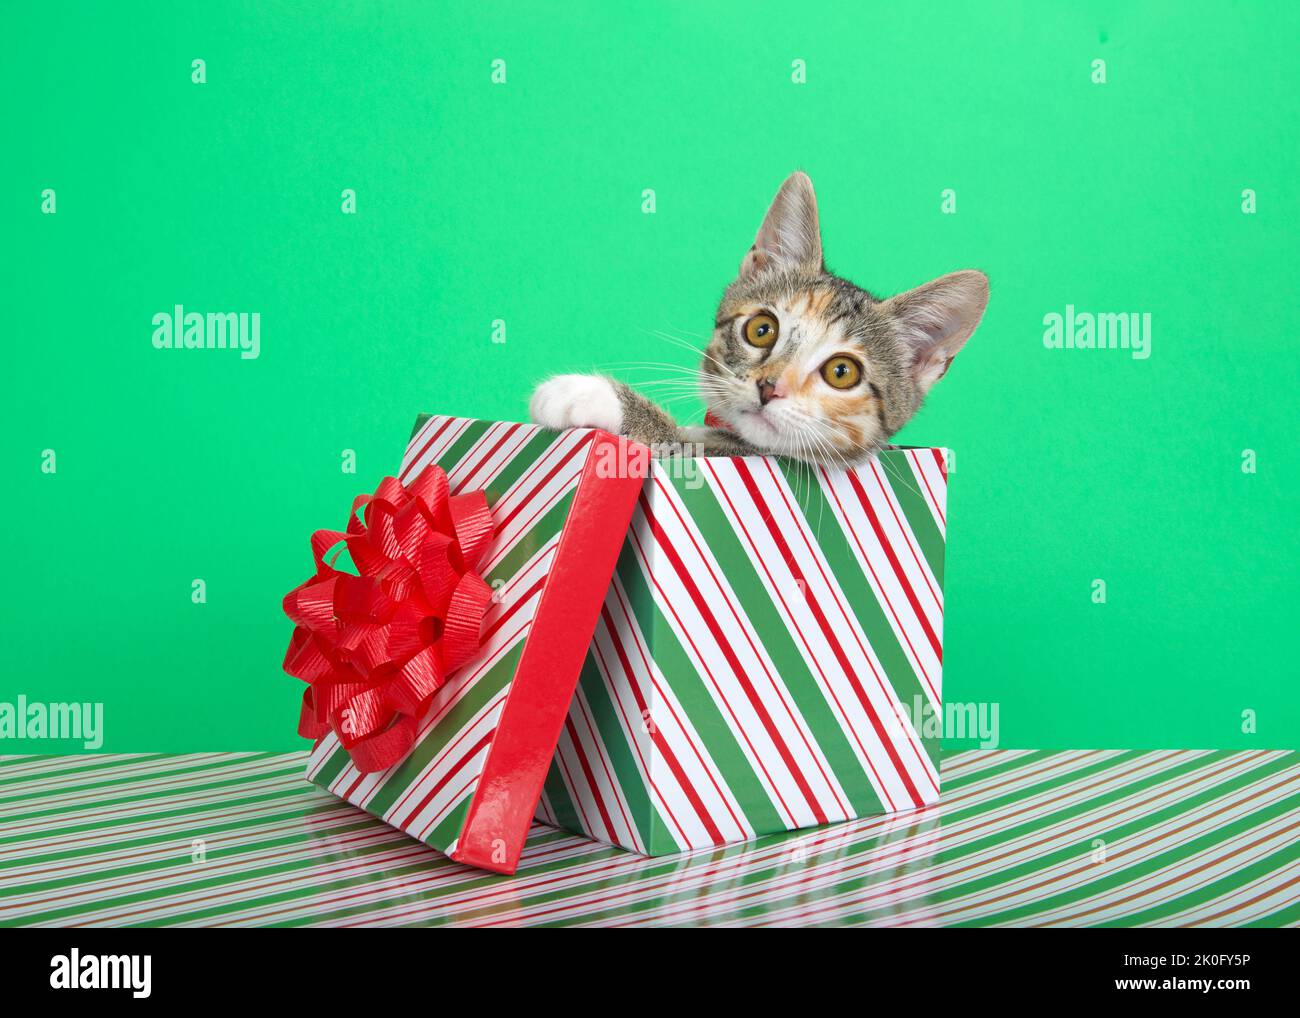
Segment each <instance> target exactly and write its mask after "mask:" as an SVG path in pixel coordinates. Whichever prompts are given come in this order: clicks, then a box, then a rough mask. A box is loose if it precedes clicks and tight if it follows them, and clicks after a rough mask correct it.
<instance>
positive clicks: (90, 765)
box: [0, 750, 1300, 926]
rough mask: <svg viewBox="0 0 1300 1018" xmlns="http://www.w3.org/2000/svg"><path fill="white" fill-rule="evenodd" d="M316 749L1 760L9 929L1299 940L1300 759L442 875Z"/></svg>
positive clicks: (1069, 779)
mask: <svg viewBox="0 0 1300 1018" xmlns="http://www.w3.org/2000/svg"><path fill="white" fill-rule="evenodd" d="M303 764H304V754H302V753H275V754H270V753H200V754H189V755H130V756H81V757H74V756H66V757H56V756H50V757H30V756H29V757H21V756H14V757H2V758H0V925H8V926H24V925H41V926H127V925H177V926H205V925H223V926H226V925H249V926H264V925H289V926H309V925H315V926H359V925H375V924H378V925H394V926H399V925H463V926H532V925H556V926H560V925H600V926H625V925H638V924H669V925H718V926H727V925H741V926H748V925H761V926H774V925H813V924H827V925H879V926H903V925H953V926H961V925H967V926H993V925H1001V926H1087V925H1119V926H1132V925H1154V926H1229V925H1232V926H1236V925H1244V926H1252V925H1253V926H1294V925H1297V924H1298V923H1300V838H1298V837H1297V831H1298V830H1300V753H1295V752H1282V751H1276V752H1272V751H1258V752H1210V751H1153V752H1133V751H1123V750H1104V751H1103V750H1094V751H1082V750H1080V751H1069V752H1057V753H1046V752H1032V751H1021V750H995V751H987V752H965V753H958V754H954V755H950V756H947V757H945V758H944V760H943V796H942V798H941V800H940V802H939V803H937V804H936V805H933V806H929V807H926V808H923V809H920V810H917V811H915V812H911V813H905V814H899V815H894V816H889V817H873V818H870V819H866V820H858V821H852V822H849V823H844V824H838V825H835V826H832V827H825V828H820V829H816V830H808V831H798V832H793V833H789V834H784V835H776V836H771V837H767V838H764V839H761V840H759V841H755V842H750V843H748V844H742V845H733V846H728V847H725V848H719V849H710V850H705V851H700V852H695V853H693V854H691V855H687V856H673V857H667V858H659V859H648V858H644V857H641V856H637V855H632V854H629V853H626V852H624V851H622V850H620V849H615V848H611V847H609V846H606V845H601V844H597V843H594V842H589V841H584V840H582V839H580V838H577V837H574V836H572V835H568V834H564V833H561V832H559V831H556V830H553V829H550V828H547V827H544V826H541V825H538V826H537V827H535V828H534V830H533V832H532V834H531V836H530V838H529V841H528V846H527V848H526V850H525V852H524V856H523V860H522V862H521V864H520V869H519V872H518V873H517V874H516V875H515V876H513V877H502V876H497V875H493V874H489V873H484V872H481V871H478V870H473V869H469V868H467V867H465V866H462V865H459V864H457V863H453V862H450V861H449V860H447V859H446V858H444V857H443V856H441V855H439V854H438V853H437V852H435V851H434V850H432V849H430V848H428V847H427V846H425V845H422V844H420V843H418V842H416V841H414V840H412V839H411V838H409V837H407V836H406V835H404V834H402V833H400V832H398V831H396V830H394V829H392V828H390V827H387V826H385V825H384V824H383V823H381V822H379V821H377V820H375V819H373V818H371V817H370V816H368V815H367V814H365V813H362V812H360V811H359V810H358V809H356V808H355V807H353V806H349V805H348V804H346V803H344V802H342V801H340V800H338V799H335V798H333V797H332V796H330V795H329V794H328V793H326V792H324V791H322V790H321V789H319V788H316V787H314V786H312V785H310V784H308V783H307V781H305V780H304V778H303Z"/></svg>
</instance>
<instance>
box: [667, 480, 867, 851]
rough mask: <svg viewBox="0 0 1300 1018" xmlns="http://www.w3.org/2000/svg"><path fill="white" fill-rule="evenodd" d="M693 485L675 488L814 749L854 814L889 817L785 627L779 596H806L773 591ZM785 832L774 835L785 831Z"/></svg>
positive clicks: (708, 495) (716, 506) (709, 499)
mask: <svg viewBox="0 0 1300 1018" xmlns="http://www.w3.org/2000/svg"><path fill="white" fill-rule="evenodd" d="M692 481H693V479H692V478H683V477H675V478H674V479H673V487H674V488H675V489H676V491H677V494H678V496H679V497H680V498H681V500H682V502H683V504H684V505H685V507H686V511H687V512H688V513H689V514H690V517H691V520H692V522H693V523H694V524H695V526H696V527H698V528H699V530H700V533H701V534H703V535H704V538H705V540H706V542H707V544H708V550H709V551H710V552H712V554H713V557H714V558H716V559H717V561H718V564H719V565H720V566H721V567H722V571H723V573H724V574H725V578H726V580H727V583H728V584H729V585H730V586H731V589H732V590H733V591H734V592H735V594H736V597H737V599H738V600H739V601H740V607H741V610H742V612H743V613H744V615H745V616H746V617H747V618H748V619H749V621H750V623H751V624H752V627H753V630H754V632H755V633H756V634H761V635H760V639H761V640H762V649H763V650H764V651H766V652H767V655H768V657H770V658H771V659H772V663H773V665H775V666H776V676H777V678H778V680H779V681H780V683H781V684H782V685H783V686H784V687H785V689H786V691H787V692H788V693H789V695H790V698H791V700H793V701H794V705H795V708H796V709H797V711H798V713H799V714H800V715H801V716H802V717H803V719H804V721H805V722H806V723H807V725H808V729H809V731H810V733H811V736H812V741H813V743H814V745H816V746H817V748H819V749H820V750H821V752H822V754H823V755H824V756H825V757H826V761H827V763H829V764H830V768H831V771H832V773H833V774H834V775H835V778H836V781H837V782H838V784H839V786H840V787H841V788H842V789H844V793H845V795H847V796H848V799H849V806H850V807H851V811H852V812H853V813H856V814H857V815H858V816H865V815H868V814H871V813H881V812H884V811H885V807H884V805H883V804H882V803H881V801H880V798H879V796H877V795H876V792H875V789H874V788H873V786H872V784H871V779H870V777H869V776H868V774H867V772H866V771H865V770H864V768H863V766H862V764H861V763H860V762H859V761H858V757H857V754H856V753H854V751H853V744H852V743H851V742H850V741H849V737H848V734H847V733H846V732H845V730H844V728H843V726H842V725H841V723H840V721H839V719H838V718H837V717H836V716H835V712H834V711H833V710H832V708H831V703H830V699H829V697H830V694H829V692H828V691H827V690H826V689H825V688H823V686H822V684H821V683H820V682H819V681H818V680H817V679H816V678H814V676H813V674H812V672H811V671H810V670H809V668H808V664H807V662H806V661H805V659H804V656H803V654H802V653H801V652H800V650H799V647H798V646H797V645H796V643H795V634H794V633H793V632H791V630H790V629H789V628H788V627H787V626H786V623H785V621H784V620H783V619H782V618H781V614H780V612H779V611H778V609H777V597H778V596H780V595H784V597H785V598H786V599H787V600H788V599H789V598H791V597H799V596H802V595H801V592H800V591H797V590H787V591H781V592H778V591H776V590H774V589H773V588H772V584H771V582H770V581H769V580H768V578H767V576H766V575H764V574H762V573H760V572H759V570H758V569H757V568H756V567H755V565H754V556H753V555H752V554H751V553H750V551H749V550H748V548H747V547H746V546H745V545H744V544H742V542H741V536H740V535H739V534H738V533H737V532H736V530H735V529H734V528H733V526H732V523H731V521H730V519H729V518H728V516H727V514H726V513H725V512H724V511H723V508H722V504H721V502H720V501H719V497H718V495H717V494H715V492H714V490H713V488H712V486H711V485H699V486H693V484H692ZM812 638H813V637H812V636H810V639H812ZM864 735H865V736H866V737H867V738H868V739H870V737H871V733H864ZM742 805H743V803H742ZM784 826H785V825H784V824H782V825H781V826H780V827H778V828H775V829H776V830H781V829H783V828H784ZM759 833H764V832H762V831H760V832H759Z"/></svg>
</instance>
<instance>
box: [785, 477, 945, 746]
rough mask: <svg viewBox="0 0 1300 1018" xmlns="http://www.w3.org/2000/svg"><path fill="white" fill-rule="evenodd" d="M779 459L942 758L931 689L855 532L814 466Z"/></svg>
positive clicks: (859, 615) (921, 732)
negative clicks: (906, 648) (868, 569)
mask: <svg viewBox="0 0 1300 1018" xmlns="http://www.w3.org/2000/svg"><path fill="white" fill-rule="evenodd" d="M779 462H780V465H781V468H782V470H783V471H784V473H785V476H786V482H787V483H788V484H789V486H790V488H791V490H792V491H794V493H795V496H796V499H797V501H798V504H799V507H800V509H801V511H802V512H803V517H804V519H805V520H807V521H809V528H810V529H811V530H812V532H813V533H814V534H815V535H816V538H817V540H816V547H817V549H818V550H819V551H820V552H821V553H822V556H823V557H824V558H825V559H826V563H827V564H828V565H829V566H830V569H831V575H832V576H833V577H834V580H835V583H836V584H837V585H838V586H839V588H840V590H841V591H842V592H843V594H844V597H845V598H846V599H847V601H848V606H849V609H850V611H852V613H853V616H854V617H855V618H856V619H857V621H858V625H859V626H861V627H862V632H863V634H864V635H865V636H866V638H867V643H868V644H870V646H871V649H872V650H873V651H874V652H875V655H876V659H877V660H878V661H879V662H880V667H881V670H882V671H883V672H884V674H883V676H882V678H883V679H884V680H885V681H886V682H888V684H889V686H890V687H891V688H892V689H893V691H894V695H895V696H897V697H898V700H899V702H900V703H901V704H902V705H903V707H904V708H905V709H906V710H907V712H908V714H909V716H910V717H911V718H912V722H913V727H914V728H915V729H916V733H917V735H918V736H919V737H920V740H921V745H922V747H923V748H924V749H925V752H926V755H927V756H928V757H929V758H930V760H931V761H933V762H935V763H937V762H938V760H939V742H940V734H941V733H940V731H939V728H940V727H941V726H939V725H935V724H926V723H925V716H924V714H923V712H924V711H925V710H926V709H927V708H928V704H929V699H928V696H929V694H928V693H927V692H926V690H925V689H924V687H923V686H922V685H921V679H920V677H919V676H918V675H917V674H916V672H915V670H914V669H913V668H912V664H911V662H910V661H909V660H908V658H907V655H906V654H905V653H904V652H903V645H902V644H901V643H900V642H899V640H898V637H897V636H895V635H894V628H893V626H892V625H891V624H890V621H889V619H888V618H887V617H886V615H885V609H884V606H883V605H882V604H881V603H880V601H879V600H877V598H876V595H875V594H874V593H873V592H872V589H871V585H870V582H869V580H868V577H867V574H866V573H865V572H864V571H863V568H862V566H861V565H859V564H858V559H857V556H856V555H855V554H854V551H853V547H852V545H851V544H850V540H851V539H850V537H849V535H848V534H846V533H845V532H844V530H843V529H842V528H841V527H840V524H839V520H838V517H836V515H835V511H834V509H833V507H832V506H831V504H830V501H829V499H828V498H827V497H826V493H825V491H824V490H823V488H822V486H821V484H820V483H817V478H815V477H808V476H807V474H808V468H807V467H806V466H804V465H803V464H799V463H794V462H793V461H789V460H780V461H779ZM846 508H847V507H846ZM859 678H860V680H861V681H862V682H863V683H866V682H868V681H875V680H874V678H872V677H870V676H867V675H863V676H860V677H859ZM918 705H920V706H921V713H918V711H917V706H918Z"/></svg>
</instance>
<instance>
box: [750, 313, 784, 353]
mask: <svg viewBox="0 0 1300 1018" xmlns="http://www.w3.org/2000/svg"><path fill="white" fill-rule="evenodd" d="M776 333H777V326H776V319H775V318H773V317H772V316H771V315H769V314H762V313H760V314H757V315H755V316H754V317H753V318H751V319H750V320H749V321H747V322H746V323H745V342H746V343H748V344H749V345H750V346H758V347H769V346H771V345H772V344H773V343H775V342H776Z"/></svg>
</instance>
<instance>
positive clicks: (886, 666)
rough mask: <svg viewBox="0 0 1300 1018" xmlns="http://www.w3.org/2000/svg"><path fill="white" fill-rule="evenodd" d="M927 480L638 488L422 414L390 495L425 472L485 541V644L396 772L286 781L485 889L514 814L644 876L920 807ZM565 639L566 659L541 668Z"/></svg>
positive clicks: (537, 444)
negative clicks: (459, 863) (657, 867)
mask: <svg viewBox="0 0 1300 1018" xmlns="http://www.w3.org/2000/svg"><path fill="white" fill-rule="evenodd" d="M944 462H945V461H944V454H943V452H942V450H937V449H898V450H888V451H886V452H883V453H881V454H880V456H878V457H877V458H876V459H875V460H873V461H872V462H870V463H868V464H866V465H864V466H862V467H859V468H857V469H855V470H852V471H835V470H827V469H821V468H812V467H809V466H806V465H803V464H798V463H793V462H791V461H787V460H782V459H778V458H772V457H746V458H713V457H710V458H695V459H678V460H658V461H653V462H652V463H650V464H649V465H648V468H647V465H646V464H645V461H644V459H643V458H640V457H638V456H637V455H629V447H628V446H627V445H626V444H621V443H620V442H619V440H615V439H613V438H612V436H608V435H605V434H604V433H603V432H592V431H587V430H575V431H569V432H563V433H558V434H557V433H554V432H546V431H542V430H540V429H538V428H536V427H535V426H533V425H527V424H511V423H501V422H486V421H472V420H464V419H458V418H449V417H427V418H421V419H420V421H418V422H417V425H416V428H415V431H414V434H413V435H412V439H411V442H410V444H409V446H408V448H407V452H406V456H405V458H404V460H403V464H402V471H401V477H402V478H403V479H404V480H406V479H409V478H411V477H413V476H415V475H416V474H418V472H419V471H420V470H422V469H424V467H425V466H427V465H429V464H431V463H437V464H438V465H440V466H441V467H442V468H443V469H444V470H446V471H447V473H448V475H449V478H450V481H451V485H452V488H453V490H473V489H478V488H481V489H484V490H486V491H487V493H488V501H489V504H490V506H491V507H492V512H493V517H494V520H495V521H496V526H497V535H496V538H495V541H494V544H493V546H492V548H491V550H490V551H489V553H488V554H487V556H486V557H485V560H484V561H485V563H486V566H485V569H484V577H485V579H486V580H487V581H488V583H489V585H491V586H492V587H493V588H494V590H495V591H496V596H495V598H494V604H493V606H492V609H491V610H490V612H489V614H488V617H487V619H486V621H485V626H484V635H485V641H484V647H483V650H482V652H481V654H480V655H479V657H478V658H476V659H475V660H473V661H471V662H470V663H469V664H467V665H466V666H464V667H463V668H462V669H461V670H460V671H459V672H457V673H456V674H454V675H453V676H452V677H451V678H450V680H449V681H448V683H447V685H446V686H444V687H443V688H442V689H441V690H439V692H438V693H437V695H436V696H435V698H434V701H433V705H432V708H431V710H430V713H429V715H428V716H427V718H426V719H425V721H424V723H423V725H422V728H421V733H420V737H419V739H418V740H417V743H416V746H415V748H414V749H413V750H412V752H411V753H410V754H409V755H408V756H407V758H406V759H404V760H403V761H401V762H400V763H398V764H397V765H395V766H394V767H392V768H389V769H388V770H386V771H382V772H378V773H373V774H363V773H361V772H359V771H358V770H357V769H356V768H355V767H354V766H353V765H352V763H351V761H350V760H349V759H348V756H347V754H346V751H345V750H344V749H343V748H342V747H341V746H340V745H339V743H338V741H337V739H336V738H335V737H334V736H333V735H332V734H331V735H329V736H327V737H326V738H325V739H323V740H321V742H320V743H319V744H318V745H317V746H316V748H315V749H314V751H313V752H312V754H311V757H310V761H309V766H308V774H309V776H310V778H311V780H313V781H315V782H316V783H317V784H320V785H322V786H324V787H326V788H328V789H329V790H330V791H332V792H334V793H335V794H336V795H339V796H341V797H342V798H344V799H346V800H347V801H349V802H352V803H354V804H356V805H358V806H360V807H362V808H363V809H365V810H367V811H368V812H370V813H372V814H374V815H376V816H378V817H381V818H382V819H384V820H385V821H386V822H388V823H390V824H392V825H393V826H395V827H398V828H400V829H401V830H403V831H405V832H407V833H408V834H410V835H412V836H413V837H416V838H418V839H419V840H421V841H424V842H426V843H427V844H430V845H432V846H433V847H435V848H437V849H439V850H440V851H443V852H446V853H447V854H448V855H450V856H452V857H453V858H458V859H462V860H464V861H467V862H472V863H474V864H476V865H480V866H484V867H486V868H490V869H498V870H502V871H505V872H511V871H513V868H514V865H515V863H516V861H517V859H518V854H519V851H520V850H521V848H522V845H523V840H524V836H525V834H526V827H527V825H526V822H525V821H526V817H523V816H521V814H520V804H521V803H528V805H527V812H528V813H531V812H532V810H533V808H534V805H535V807H536V811H537V816H538V818H539V819H542V820H544V821H546V822H547V823H550V824H553V825H556V826H560V827H565V828H568V829H570V830H573V831H576V832H579V833H582V834H584V835H586V836H588V837H591V838H593V839H596V840H599V841H604V842H608V843H611V844H616V845H621V846H623V847H625V848H628V849H631V850H633V851H637V852H640V853H643V854H647V855H661V854H666V853H672V852H678V851H683V850H687V849H694V848H700V847H705V846H709V845H716V844H724V843H728V842H735V841H743V840H748V839H750V838H753V837H755V836H757V835H761V834H764V833H768V832H773V831H781V830H790V829H795V828H801V827H811V826H816V825H821V824H826V823H832V822H835V821H839V820H845V819H849V818H852V817H859V816H864V815H868V814H873V813H888V812H894V811H900V810H907V809H913V808H915V807H918V806H921V805H924V804H926V803H931V802H934V801H935V800H936V799H937V798H938V794H939V774H938V740H937V737H935V736H934V735H933V734H926V732H927V730H929V728H932V727H933V726H925V725H923V724H922V723H921V720H920V719H919V718H915V717H914V716H913V715H915V714H916V711H917V707H918V706H920V707H922V708H923V709H929V710H933V711H935V712H936V713H938V712H940V709H941V708H940V690H941V682H940V679H941V669H942V633H943V552H944V535H945V529H946V520H945V511H946V506H945V502H946V497H945V496H946V487H947V485H946V480H947V479H946V471H945V468H944ZM638 471H639V472H640V475H638ZM641 475H643V476H641ZM575 519H576V520H577V522H576V523H575V522H574V521H575ZM593 519H594V520H595V523H593ZM583 526H585V527H586V534H585V540H584V538H582V537H579V536H576V535H575V534H574V531H576V530H578V529H579V528H581V527H583ZM620 545H621V550H620ZM616 556H617V563H616V564H615V561H614V560H615V557H616ZM611 572H612V576H611V575H610V574H611ZM575 577H580V580H575ZM575 583H577V585H578V586H581V587H585V588H586V589H587V591H588V593H587V595H586V597H585V599H584V598H583V597H581V596H574V595H573V594H571V593H570V591H571V590H572V588H573V586H574V584H575ZM592 592H594V594H595V596H594V597H592V596H591V593H592ZM601 593H603V602H601ZM593 628H594V635H592V633H593ZM566 638H567V639H568V640H569V641H570V642H572V641H573V640H574V639H575V638H578V639H581V641H582V643H583V645H586V643H587V641H590V645H589V647H588V649H587V651H586V657H585V661H582V662H581V664H580V666H579V664H578V658H577V657H574V656H572V655H570V656H569V657H568V658H566V659H565V660H566V662H567V663H565V664H563V665H562V666H561V667H559V668H556V667H549V671H548V666H553V665H554V662H555V661H557V660H558V658H556V657H555V656H554V655H553V654H552V653H551V651H550V649H549V644H550V643H552V642H553V641H555V640H557V639H559V640H561V641H563V640H564V639H566ZM578 649H579V651H580V650H581V648H578ZM575 685H576V690H575ZM557 697H562V698H563V703H554V702H552V701H554V700H555V699H556V698H557ZM548 705H549V708H554V709H557V713H556V714H555V719H554V722H555V723H554V725H552V724H551V723H550V722H549V721H548V722H547V723H545V724H537V723H535V719H536V718H537V717H538V716H539V715H540V714H541V713H545V712H546V711H547V709H548ZM564 706H567V707H568V713H567V716H564V717H563V718H562V724H561V717H560V716H561V715H562V714H563V708H564ZM557 736H558V742H557ZM548 761H549V770H548V769H547V763H548ZM543 779H544V784H543ZM539 793H540V800H539ZM506 814H509V817H508V818H506ZM503 818H505V819H503Z"/></svg>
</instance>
